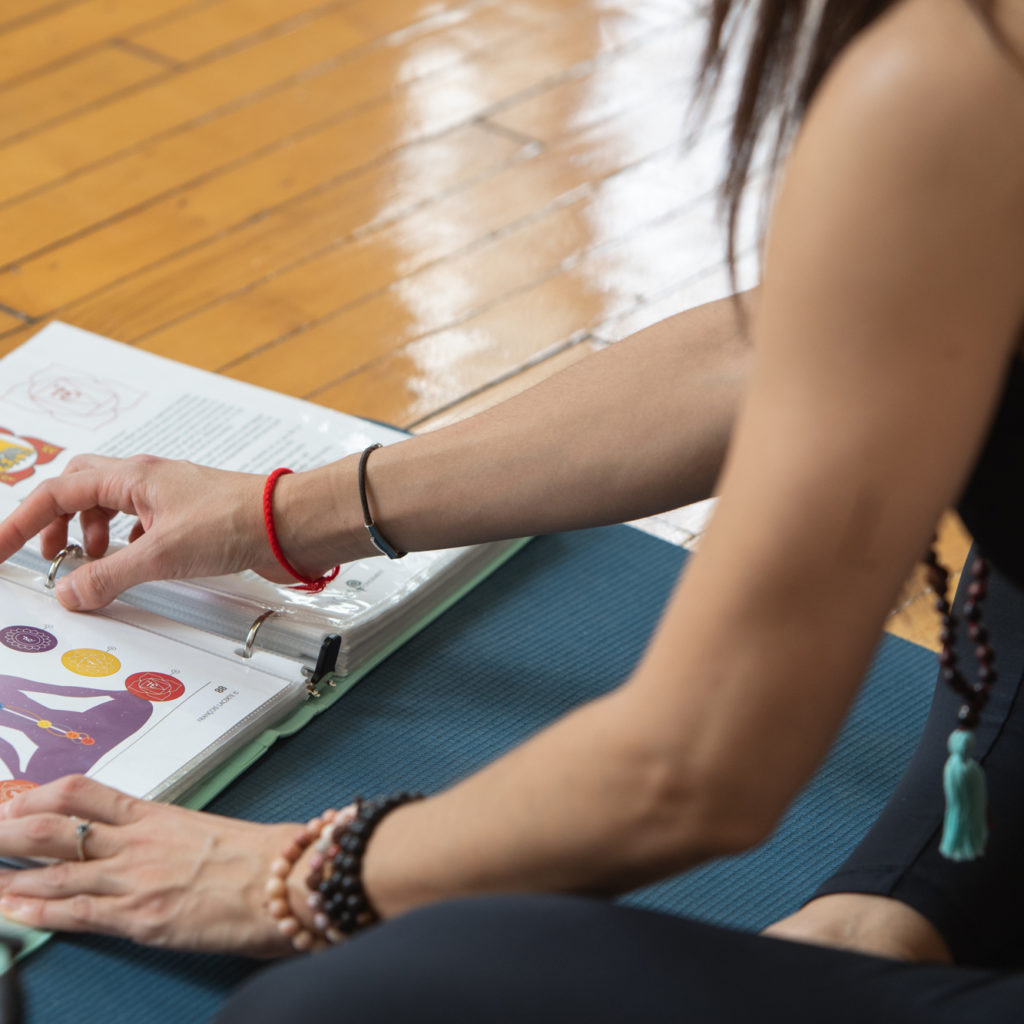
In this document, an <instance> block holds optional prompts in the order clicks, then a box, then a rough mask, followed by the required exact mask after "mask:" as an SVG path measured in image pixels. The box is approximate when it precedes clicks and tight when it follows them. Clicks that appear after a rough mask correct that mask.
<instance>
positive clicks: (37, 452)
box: [0, 427, 64, 487]
mask: <svg viewBox="0 0 1024 1024" xmlns="http://www.w3.org/2000/svg"><path fill="white" fill-rule="evenodd" d="M62 451H64V449H63V448H58V447H57V445H55V444H50V442H49V441H43V440H40V438H38V437H19V436H18V435H17V434H12V433H11V432H10V431H9V430H8V429H7V428H6V427H0V483H2V484H7V486H8V487H13V486H14V485H15V484H16V483H18V482H19V481H21V480H25V479H26V478H28V477H30V476H31V475H32V474H33V473H34V472H35V471H36V466H45V465H46V463H47V462H53V460H54V459H55V458H56V457H57V456H58V455H60V453H61V452H62Z"/></svg>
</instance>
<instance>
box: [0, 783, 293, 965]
mask: <svg viewBox="0 0 1024 1024" xmlns="http://www.w3.org/2000/svg"><path fill="white" fill-rule="evenodd" d="M76 819H77V820H76ZM82 821H87V822H89V824H90V827H89V831H88V835H87V836H86V837H85V839H84V841H83V842H82V845H81V852H82V853H83V855H84V857H85V859H84V860H79V859H78V858H79V845H78V841H77V839H76V832H75V828H76V825H77V824H79V823H80V822H82ZM299 829H301V825H289V824H283V825H260V824H255V823H253V822H248V821H239V820H237V819H234V818H223V817H219V816H217V815H213V814H205V813H202V812H200V811H190V810H186V809H185V808H182V807H173V806H170V805H167V804H159V803H151V802H149V801H147V800H139V799H136V798H135V797H130V796H128V795H126V794H125V793H121V792H119V791H118V790H115V789H111V788H110V787H108V786H104V785H102V784H100V783H98V782H95V781H94V780H92V779H88V778H85V777H84V776H80V775H73V776H68V777H67V778H63V779H59V780H58V781H56V782H51V783H48V784H47V785H45V786H40V787H39V788H38V789H32V790H28V791H27V792H25V793H21V794H19V795H17V796H15V797H14V798H13V799H11V800H9V801H8V802H7V803H4V804H0V856H3V857H8V858H12V857H26V858H55V859H56V863H53V864H48V865H46V866H43V867H36V868H27V869H23V870H17V869H2V870H0V913H3V914H4V915H5V916H7V917H10V918H12V919H13V920H15V921H17V922H19V923H21V924H27V925H30V926H32V927H34V928H44V929H47V930H53V931H74V932H101V933H104V934H107V935H118V936H122V937H125V938H129V939H134V940H135V941H136V942H141V943H144V944H146V945H151V946H163V947H168V948H174V949H187V950H202V951H206V952H221V953H241V954H247V955H250V956H279V955H283V954H286V953H287V952H289V950H290V945H289V942H288V940H287V939H284V938H283V937H282V936H281V935H280V934H279V933H278V932H277V929H276V928H275V927H274V923H273V921H272V919H271V917H270V915H269V914H268V912H267V909H266V897H265V887H266V883H267V879H268V878H269V876H270V865H271V863H272V862H273V861H274V860H275V859H276V858H277V857H279V856H280V855H281V851H282V850H283V849H284V848H285V847H286V846H287V845H288V843H289V842H290V841H291V840H292V839H294V838H295V835H296V833H297V832H298V830H299Z"/></svg>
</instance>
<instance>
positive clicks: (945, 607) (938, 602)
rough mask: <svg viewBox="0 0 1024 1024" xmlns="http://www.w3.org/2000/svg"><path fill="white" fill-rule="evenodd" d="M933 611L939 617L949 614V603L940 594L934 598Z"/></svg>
mask: <svg viewBox="0 0 1024 1024" xmlns="http://www.w3.org/2000/svg"><path fill="white" fill-rule="evenodd" d="M935 610H936V611H937V612H938V613H939V614H940V615H948V614H949V602H948V601H947V600H946V599H945V598H944V597H943V596H942V595H941V594H937V595H936V597H935Z"/></svg>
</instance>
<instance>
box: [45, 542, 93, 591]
mask: <svg viewBox="0 0 1024 1024" xmlns="http://www.w3.org/2000/svg"><path fill="white" fill-rule="evenodd" d="M84 553H85V552H83V551H82V549H81V548H80V547H79V546H78V545H77V544H69V545H68V546H67V547H66V548H64V549H63V550H62V551H58V552H57V557H56V558H55V559H54V560H53V561H52V562H51V563H50V571H49V572H48V573H47V574H46V589H47V590H53V587H54V584H55V583H56V582H57V570H58V569H59V568H60V563H61V562H63V561H64V559H65V558H81V557H82V555H83V554H84Z"/></svg>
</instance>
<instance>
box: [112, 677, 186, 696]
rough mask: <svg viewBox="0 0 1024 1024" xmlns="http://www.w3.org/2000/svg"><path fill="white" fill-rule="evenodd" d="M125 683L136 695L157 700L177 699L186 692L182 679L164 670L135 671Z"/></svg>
mask: <svg viewBox="0 0 1024 1024" xmlns="http://www.w3.org/2000/svg"><path fill="white" fill-rule="evenodd" d="M124 685H125V689H126V690H130V691H131V692H132V693H134V694H135V696H136V697H141V698H142V699H143V700H151V701H157V702H162V701H166V700H177V699H178V698H179V697H180V696H181V695H182V694H183V693H184V692H185V687H184V684H183V683H182V682H181V680H180V679H175V678H174V676H169V675H167V674H166V673H164V672H134V673H133V674H132V675H130V676H129V677H128V678H127V679H126V680H125V681H124Z"/></svg>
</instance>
